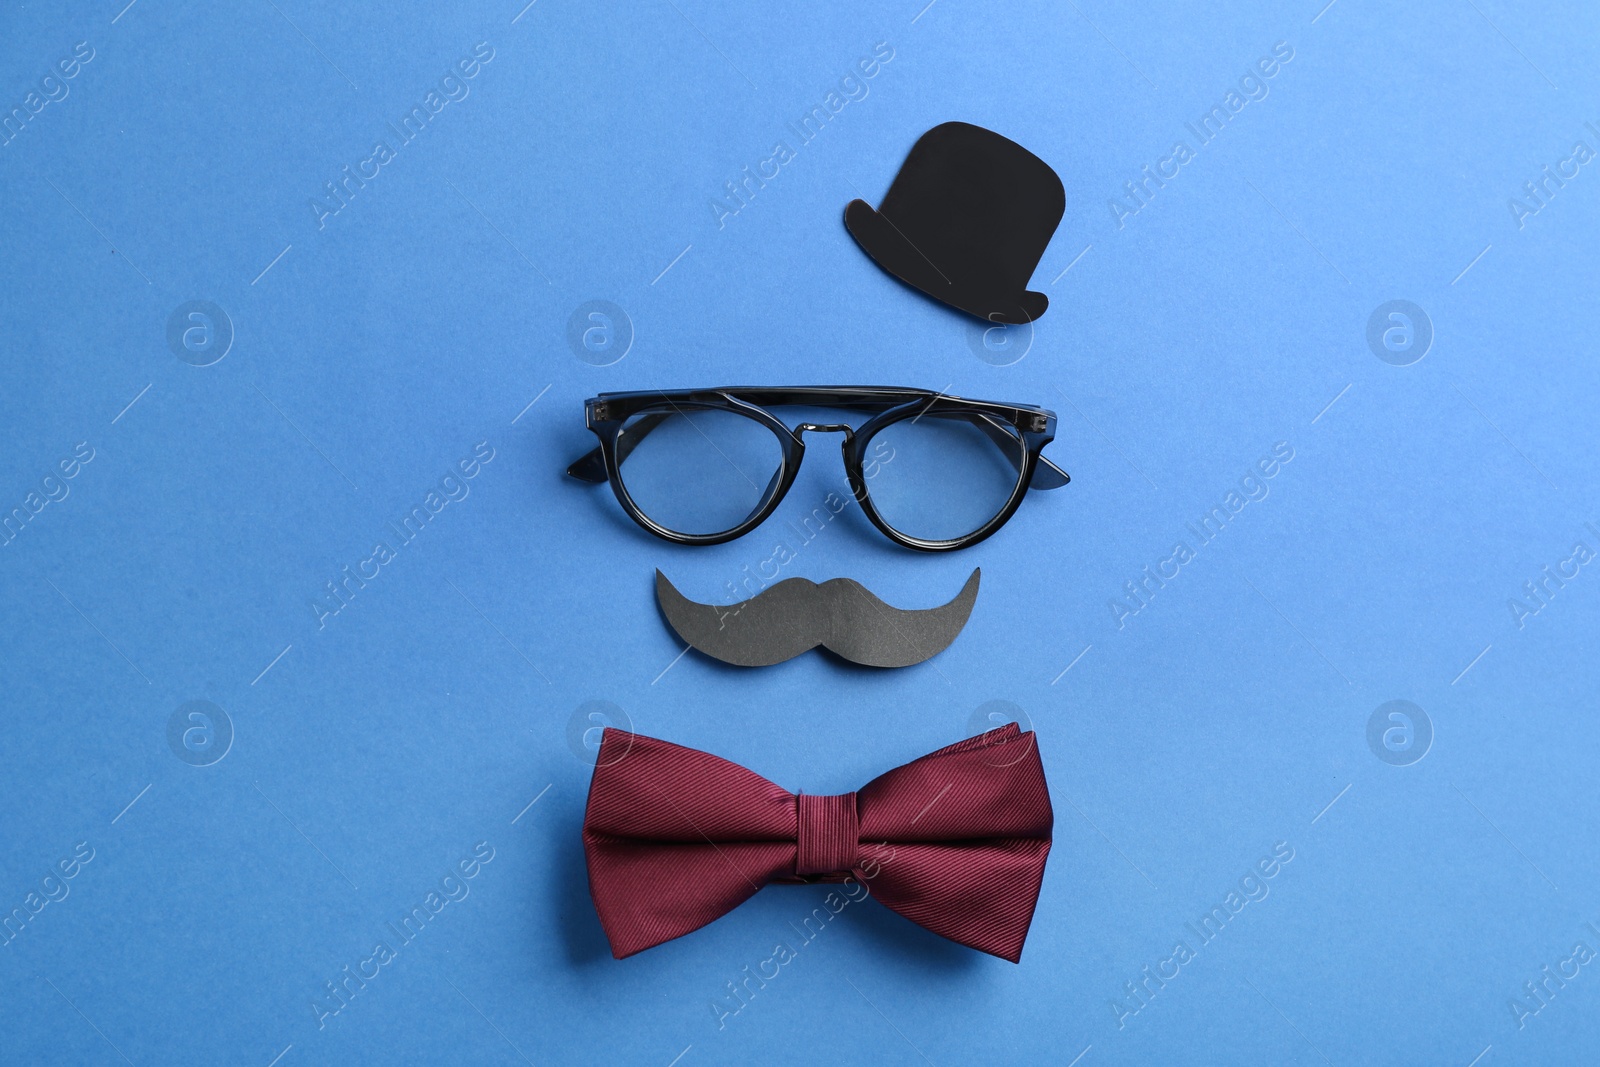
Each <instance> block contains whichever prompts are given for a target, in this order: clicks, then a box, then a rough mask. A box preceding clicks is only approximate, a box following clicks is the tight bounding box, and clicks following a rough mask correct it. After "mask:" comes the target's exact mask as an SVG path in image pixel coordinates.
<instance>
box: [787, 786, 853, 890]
mask: <svg viewBox="0 0 1600 1067" xmlns="http://www.w3.org/2000/svg"><path fill="white" fill-rule="evenodd" d="M795 815H796V827H795V845H796V847H795V857H794V873H795V874H797V875H799V876H800V877H802V878H804V877H807V876H810V875H818V874H847V873H849V872H850V871H852V870H854V869H855V866H856V859H857V857H858V856H859V855H860V852H861V822H860V820H859V819H858V818H857V816H856V795H855V794H854V793H841V794H839V795H838V796H825V797H819V796H812V795H811V794H810V793H801V794H800V795H799V796H797V797H795Z"/></svg>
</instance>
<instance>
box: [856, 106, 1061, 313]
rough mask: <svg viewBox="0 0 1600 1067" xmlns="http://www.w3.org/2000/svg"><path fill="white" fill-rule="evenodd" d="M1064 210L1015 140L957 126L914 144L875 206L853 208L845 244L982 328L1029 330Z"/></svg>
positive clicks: (1044, 303)
mask: <svg viewBox="0 0 1600 1067" xmlns="http://www.w3.org/2000/svg"><path fill="white" fill-rule="evenodd" d="M1065 209H1066V193H1065V191H1064V190H1063V189H1062V187H1061V179H1060V178H1058V177H1057V176H1056V172H1055V171H1053V170H1051V169H1050V167H1049V165H1048V164H1046V163H1045V161H1044V160H1042V159H1040V158H1039V157H1038V156H1036V155H1034V154H1033V153H1032V152H1030V151H1028V150H1027V149H1026V148H1023V147H1022V146H1021V145H1019V144H1017V143H1016V142H1015V141H1011V140H1008V139H1006V138H1004V137H1002V136H1000V135H999V134H998V133H995V132H994V131H993V130H986V129H984V128H982V127H981V126H973V125H971V124H969V123H965V122H946V123H944V124H943V125H940V126H935V127H934V128H933V129H931V130H929V131H928V132H927V133H925V134H923V135H922V136H921V137H920V138H918V139H917V143H916V144H915V145H914V146H912V149H911V154H910V155H908V156H907V157H906V161H905V164H904V165H903V166H901V168H900V173H899V174H898V175H896V176H895V179H894V184H893V185H891V186H890V187H889V192H888V195H886V196H885V197H884V198H883V205H882V206H881V207H879V208H878V209H877V210H876V211H874V210H873V209H872V205H871V204H868V203H867V202H866V201H865V200H852V201H850V205H849V206H848V207H846V208H845V211H844V224H845V226H846V227H847V228H848V229H849V230H850V236H852V237H854V238H855V239H856V243H857V244H859V245H860V246H861V247H862V248H863V249H865V250H866V253H867V255H869V256H871V257H872V258H873V259H874V260H875V261H876V262H877V264H878V266H880V267H882V268H883V269H884V270H886V271H888V272H889V273H890V274H893V275H894V276H895V277H896V278H899V279H900V280H901V281H903V282H905V283H906V284H907V285H910V286H913V287H914V288H917V289H921V290H922V291H923V292H924V293H927V294H928V295H929V296H931V297H933V298H934V299H935V300H939V301H942V302H944V303H946V304H949V305H950V306H951V307H954V308H959V309H961V310H962V311H965V312H968V313H969V314H972V315H976V316H978V317H979V318H980V319H985V320H988V321H990V322H1003V323H1024V322H1032V321H1033V320H1034V319H1037V318H1038V317H1039V316H1040V315H1043V314H1044V311H1045V308H1047V307H1048V306H1049V305H1050V301H1049V299H1047V298H1046V297H1045V295H1044V294H1043V293H1035V292H1030V291H1029V290H1028V279H1029V277H1031V276H1032V274H1033V268H1034V267H1036V266H1038V265H1039V257H1041V256H1043V255H1044V250H1045V247H1046V246H1047V245H1048V244H1049V243H1050V237H1051V235H1052V234H1054V233H1055V232H1056V226H1057V224H1058V223H1060V222H1061V213H1062V212H1063V211H1064V210H1065Z"/></svg>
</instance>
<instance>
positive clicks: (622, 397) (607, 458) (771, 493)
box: [567, 386, 1071, 552]
mask: <svg viewBox="0 0 1600 1067" xmlns="http://www.w3.org/2000/svg"><path fill="white" fill-rule="evenodd" d="M684 407H691V408H695V409H698V410H711V411H730V412H734V413H736V414H739V415H742V416H745V417H747V418H750V419H752V420H753V421H755V422H757V423H760V424H761V425H763V426H765V427H766V428H767V429H769V430H771V431H772V432H773V435H774V436H775V437H776V438H777V439H778V443H779V446H780V448H781V450H782V458H781V460H780V466H779V469H778V476H777V478H776V479H775V480H774V482H773V483H772V487H770V488H769V489H768V490H767V491H766V492H765V494H764V496H763V499H762V500H761V502H760V503H758V504H757V505H756V507H755V509H754V510H753V511H751V513H750V515H749V517H747V518H746V519H745V520H744V521H742V522H741V523H739V525H737V526H734V527H732V528H731V529H728V530H723V531H721V532H718V533H712V534H687V533H683V532H681V531H678V530H673V529H669V528H668V527H665V526H662V525H661V524H660V523H658V522H656V521H655V520H653V519H651V518H650V517H649V516H648V515H646V514H645V513H644V512H643V511H642V510H641V509H640V508H639V506H638V505H637V504H635V503H634V501H633V498H632V497H631V496H630V495H629V493H628V490H627V486H626V485H624V484H623V480H622V475H621V465H622V461H623V460H625V459H626V458H627V455H628V452H629V451H631V449H624V450H623V451H622V453H621V454H620V455H619V454H618V446H617V442H618V439H619V437H620V436H621V433H622V430H623V427H624V425H625V424H626V423H627V421H628V420H629V419H630V418H632V417H633V416H635V415H639V414H641V413H643V414H666V415H670V414H684V411H683V408H684ZM767 407H812V408H818V407H820V408H831V407H837V408H851V409H855V410H866V411H869V412H870V411H876V412H877V413H876V414H874V415H873V416H872V417H871V418H869V419H868V420H867V421H866V422H864V423H862V424H861V425H860V426H858V427H852V426H849V425H846V424H844V423H827V424H817V423H810V422H802V423H799V424H798V425H796V426H792V427H791V426H790V425H789V424H788V423H786V422H784V421H783V420H782V419H780V418H778V417H777V416H776V415H774V414H773V413H772V412H770V411H768V410H767ZM657 408H670V409H671V410H670V411H655V410H653V409H657ZM949 412H958V413H962V414H968V415H977V416H981V421H975V422H974V423H973V424H974V425H976V426H977V427H978V428H979V429H981V430H983V431H984V432H985V433H988V434H989V436H990V437H991V439H995V440H996V443H997V444H998V443H999V441H998V439H997V438H996V435H997V434H1004V435H1005V436H1006V437H1007V438H1011V439H1013V440H1015V441H1017V442H1020V443H1021V445H1022V446H1023V447H1022V452H1021V456H1022V461H1021V465H1020V467H1019V469H1018V472H1017V481H1016V484H1015V485H1013V486H1012V489H1011V496H1010V497H1009V498H1008V499H1007V500H1006V502H1005V504H1004V506H1002V507H1001V508H1000V510H999V511H998V512H996V513H995V515H994V516H993V517H992V518H990V519H989V521H988V522H986V523H984V524H983V525H982V526H980V527H979V528H978V529H976V530H974V531H972V532H971V533H969V534H965V535H963V536H961V537H956V538H948V539H929V538H921V537H912V536H911V535H909V534H906V533H902V532H901V531H899V530H896V529H895V528H894V527H893V526H891V525H890V524H889V523H888V522H887V521H886V520H885V519H884V518H883V516H882V515H880V514H879V513H878V509H877V508H876V507H875V506H874V505H873V503H872V496H871V494H870V493H869V492H868V491H867V476H866V473H865V471H864V469H863V466H862V461H863V459H864V458H865V451H866V446H867V444H868V442H870V441H871V440H872V438H873V437H874V436H875V435H876V434H877V433H878V432H880V431H881V430H883V429H884V428H885V427H887V426H891V425H893V424H894V423H897V422H901V421H904V420H905V419H907V418H911V419H913V420H915V419H917V418H921V417H922V416H923V415H926V414H930V413H949ZM583 414H584V422H585V424H586V425H587V426H588V428H589V430H590V431H591V432H593V433H594V435H595V437H597V438H598V439H599V441H600V446H599V447H598V448H595V449H593V450H592V451H590V452H588V453H586V454H585V455H584V456H583V457H582V458H581V459H579V460H577V461H576V462H574V463H573V464H572V465H571V466H569V467H568V468H567V474H569V475H570V476H572V477H574V478H578V479H580V480H582V481H586V482H592V483H596V484H598V483H600V482H606V481H609V482H610V483H611V489H612V492H614V493H615V494H616V497H617V502H618V503H619V504H621V505H622V510H623V511H625V512H626V513H627V514H628V517H629V518H631V519H633V521H634V522H636V523H638V524H639V525H640V526H641V527H643V528H644V529H645V530H647V531H648V532H650V533H652V534H654V535H656V536H657V537H659V538H661V539H662V540H664V541H670V542H672V543H674V544H680V545H720V544H724V543H726V542H728V541H732V540H735V539H737V538H740V537H743V536H744V535H745V534H747V533H749V532H751V531H752V530H754V529H755V528H756V527H758V526H760V525H761V524H762V523H763V522H765V521H766V520H767V519H768V518H770V517H771V516H772V513H773V512H774V511H776V510H777V508H778V505H779V504H780V503H782V502H783V499H784V497H785V496H786V495H787V494H788V492H789V489H790V488H791V487H792V486H793V485H794V482H795V479H796V477H798V475H799V473H800V464H801V462H802V460H803V459H804V457H805V442H804V440H802V435H803V434H805V433H807V432H842V433H843V434H844V440H843V442H841V444H840V446H839V447H840V453H841V455H842V456H843V458H844V468H845V475H846V477H847V478H848V479H849V482H850V489H851V493H852V494H853V495H854V496H855V499H856V502H857V503H859V504H860V505H861V510H862V511H863V512H865V513H866V516H867V518H868V519H869V520H870V521H871V522H872V524H873V525H874V526H876V527H877V528H878V529H879V530H880V531H881V532H882V533H883V535H884V536H885V537H887V538H889V540H891V541H893V542H895V543H896V544H899V545H903V546H904V547H906V548H911V549H917V550H919V551H923V552H946V551H953V550H955V549H959V548H967V547H969V546H971V545H975V544H977V543H978V542H980V541H983V540H985V539H986V538H988V537H989V536H990V535H992V534H993V533H994V532H995V531H996V530H998V529H1000V527H1002V526H1004V525H1005V524H1006V522H1007V521H1008V520H1009V519H1010V518H1011V516H1012V515H1013V514H1014V513H1015V512H1016V510H1017V508H1018V507H1019V506H1020V505H1021V504H1022V498H1023V497H1024V496H1025V495H1026V494H1027V492H1028V490H1029V489H1057V488H1060V487H1061V486H1063V485H1066V484H1067V483H1068V482H1070V481H1071V477H1070V476H1069V475H1068V474H1067V472H1066V471H1064V470H1062V469H1061V468H1060V467H1058V466H1056V465H1055V464H1054V463H1052V462H1051V461H1050V460H1049V459H1047V458H1045V457H1044V456H1043V455H1041V454H1040V453H1041V452H1042V451H1043V449H1044V446H1045V445H1047V444H1049V443H1050V442H1051V441H1053V440H1054V439H1055V428H1056V415H1055V412H1053V411H1050V410H1049V409H1047V408H1042V407H1037V406H1035V405H1032V404H1003V403H996V402H993V401H987V400H968V399H966V398H964V397H958V396H950V395H949V394H946V393H941V392H934V391H932V390H929V389H910V388H898V387H893V386H777V387H761V386H754V387H752V386H729V387H723V388H711V389H673V390H658V389H653V390H643V391H638V392H627V393H601V394H600V395H599V396H594V397H590V398H589V399H588V400H585V401H584V402H583ZM644 432H645V433H648V432H649V431H648V430H646V431H644ZM643 436H644V434H643V433H641V434H640V435H639V437H640V438H641V439H642V438H643Z"/></svg>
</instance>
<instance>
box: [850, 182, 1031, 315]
mask: <svg viewBox="0 0 1600 1067" xmlns="http://www.w3.org/2000/svg"><path fill="white" fill-rule="evenodd" d="M844 225H845V228H846V229H847V230H849V231H850V236H851V237H853V238H855V241H856V244H858V245H860V246H861V249H862V251H864V252H866V254H867V255H869V256H871V257H872V261H873V262H874V263H876V264H877V265H878V266H880V267H882V268H883V269H884V270H886V271H888V272H889V273H890V274H892V275H894V276H895V277H896V278H899V279H900V280H901V281H902V282H905V283H906V284H907V285H909V286H911V287H912V288H913V289H916V290H918V291H920V292H923V293H926V294H927V295H928V296H931V297H933V298H934V299H935V300H937V301H939V302H940V303H941V304H948V305H950V306H951V307H953V308H956V309H958V310H960V311H965V312H966V313H967V314H969V315H974V316H976V317H977V318H980V319H982V320H984V321H985V322H999V323H1005V324H1007V325H1011V326H1020V325H1022V324H1023V323H1028V322H1033V321H1034V320H1036V319H1037V318H1039V316H1041V315H1043V314H1044V312H1045V309H1046V308H1048V307H1049V306H1050V299H1049V298H1048V297H1046V296H1045V295H1044V294H1043V293H1035V292H1033V291H1032V290H1028V289H1024V290H1023V291H1022V292H1019V293H999V292H995V291H992V290H986V289H983V288H981V287H977V286H973V285H971V284H970V283H965V282H961V281H956V280H954V279H952V278H951V277H949V276H948V275H947V274H946V273H945V272H943V271H941V270H940V269H939V268H938V267H937V266H936V265H935V264H934V263H933V262H932V261H931V260H929V259H928V257H927V256H925V255H924V254H923V253H922V252H921V251H919V250H918V249H917V247H916V245H914V244H912V243H911V241H910V240H908V239H907V238H906V236H905V234H903V233H901V232H900V230H899V229H898V228H897V227H896V226H895V224H894V223H892V222H890V221H889V220H888V219H887V218H886V217H884V216H883V215H882V214H881V213H879V212H878V211H877V210H876V209H874V208H873V206H872V205H871V204H869V203H867V202H866V201H865V200H852V201H850V203H849V205H847V206H846V207H845V209H844Z"/></svg>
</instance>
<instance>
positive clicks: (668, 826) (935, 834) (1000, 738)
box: [583, 723, 1055, 963]
mask: <svg viewBox="0 0 1600 1067" xmlns="http://www.w3.org/2000/svg"><path fill="white" fill-rule="evenodd" d="M1054 821H1055V817H1054V814H1053V813H1052V812H1051V810H1050V793H1049V791H1048V789H1047V788H1046V786H1045V781H1044V768H1043V766H1042V765H1041V764H1040V762H1039V752H1038V749H1037V747H1036V746H1035V745H1034V735H1033V734H1032V733H1023V732H1022V731H1021V729H1020V728H1019V727H1018V726H1017V724H1016V723H1011V724H1009V725H1006V726H1002V727H1000V728H999V729H995V730H990V731H988V732H987V733H984V734H980V735H978V736H977V737H973V738H969V739H968V740H966V741H962V742H960V743H959V744H954V745H951V746H950V747H948V748H942V749H940V750H939V751H937V752H934V753H931V754H929V755H926V756H923V757H922V758H921V759H918V760H913V761H912V762H911V763H908V764H906V765H905V766H903V767H896V768H895V769H894V770H892V771H890V772H888V773H887V774H883V775H880V776H879V777H877V778H875V779H873V780H872V781H871V782H868V783H867V784H866V785H865V786H863V787H862V788H861V790H860V791H859V792H855V793H845V794H843V795H840V796H811V795H809V794H801V795H800V796H795V795H794V794H793V793H789V792H787V791H786V790H784V789H782V788H780V787H779V786H776V785H774V784H773V783H771V782H769V781H767V780H766V779H765V778H762V777H761V776H760V775H757V774H753V773H751V772H750V771H747V770H745V769H744V768H743V767H740V766H739V765H738V764H736V763H729V762H728V761H727V760H725V759H720V758H718V757H716V756H713V755H710V754H709V753H706V752H700V751H698V750H696V749H692V748H684V747H682V746H681V745H674V744H672V743H670V742H667V741H658V740H656V739H655V738H653V737H645V736H643V735H641V734H630V733H627V732H625V731H621V730H616V729H607V730H606V731H605V733H604V735H603V737H602V739H601V743H600V758H599V760H598V762H597V764H596V766H595V771H594V778H593V780H592V781H591V782H590V784H589V807H588V811H587V812H586V813H585V815H584V820H583V848H584V852H585V854H586V855H587V856H588V861H589V893H590V895H591V896H592V897H593V898H594V904H595V910H596V911H597V912H599V913H600V924H601V925H602V926H603V927H605V931H606V937H607V938H608V939H609V940H610V941H611V952H612V955H614V956H616V957H617V958H618V959H622V958H623V957H625V956H631V955H633V954H634V953H635V952H641V951H643V950H644V949H647V948H651V947H653V946H655V945H659V944H661V943H662V942H663V941H670V940H672V939H673V938H675V937H681V936H683V935H684V934H687V933H689V932H690V931H691V930H698V929H699V928H700V927H702V926H704V925H706V924H707V923H709V922H712V921H713V920H715V919H717V918H720V917H721V916H722V915H725V914H726V913H727V912H729V911H732V910H733V909H734V908H736V907H738V906H739V905H740V904H741V903H743V902H744V901H745V900H746V899H747V898H749V897H750V896H752V895H754V894H755V893H756V892H757V891H758V890H759V889H761V887H762V886H764V885H766V884H768V883H774V882H775V883H807V882H843V881H845V879H847V878H854V879H856V880H857V881H859V882H861V883H862V884H864V885H866V886H868V888H869V889H870V891H871V893H872V895H874V896H876V897H877V898H878V899H879V900H880V901H882V902H883V903H884V904H886V905H887V906H889V907H890V908H892V909H894V910H895V911H897V912H899V913H900V914H901V915H903V916H905V917H906V918H908V919H910V920H911V921H912V922H915V923H918V924H920V925H922V926H925V927H927V928H928V929H929V930H932V931H933V932H934V933H936V934H940V935H942V936H944V937H948V938H949V939H950V940H952V941H957V942H959V943H961V944H963V945H968V946H971V947H972V948H976V949H981V950H982V951H984V952H989V953H993V954H994V955H996V956H1000V957H1002V958H1003V959H1008V960H1010V961H1011V962H1012V963H1016V962H1017V961H1018V960H1019V959H1020V958H1021V956H1022V942H1023V940H1024V939H1026V937H1027V936H1028V924H1029V922H1030V921H1031V920H1032V919H1033V908H1034V904H1035V902H1036V901H1037V900H1038V898H1039V883H1040V881H1041V880H1042V879H1043V878H1044V863H1045V856H1046V855H1047V854H1048V853H1049V851H1050V828H1051V825H1052V824H1053V823H1054Z"/></svg>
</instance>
